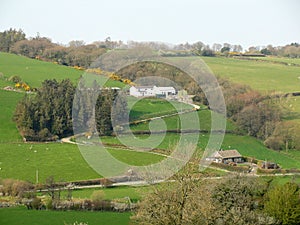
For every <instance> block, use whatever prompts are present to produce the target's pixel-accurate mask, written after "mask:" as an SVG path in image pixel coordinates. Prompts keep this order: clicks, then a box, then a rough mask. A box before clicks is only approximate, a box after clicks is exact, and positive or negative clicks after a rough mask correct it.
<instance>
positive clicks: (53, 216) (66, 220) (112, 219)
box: [0, 207, 131, 225]
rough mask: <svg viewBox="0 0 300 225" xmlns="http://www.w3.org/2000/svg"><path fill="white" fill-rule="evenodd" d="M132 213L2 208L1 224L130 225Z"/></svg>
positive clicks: (0, 211) (0, 210)
mask: <svg viewBox="0 0 300 225" xmlns="http://www.w3.org/2000/svg"><path fill="white" fill-rule="evenodd" d="M130 215H131V214H130V213H115V212H80V211H46V210H27V209H26V208H25V207H16V208H1V209H0V224H3V225H4V224H9V225H39V224H43V225H64V224H66V225H73V224H74V223H75V222H78V223H80V222H85V223H87V222H88V224H89V225H106V224H111V225H123V224H128V223H129V217H130Z"/></svg>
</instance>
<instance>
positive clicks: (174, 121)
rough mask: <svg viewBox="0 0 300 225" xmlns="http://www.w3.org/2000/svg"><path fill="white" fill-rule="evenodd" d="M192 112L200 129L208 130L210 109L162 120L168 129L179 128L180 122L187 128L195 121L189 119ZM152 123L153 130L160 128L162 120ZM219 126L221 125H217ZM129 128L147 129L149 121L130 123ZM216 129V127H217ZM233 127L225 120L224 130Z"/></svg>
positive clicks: (192, 125)
mask: <svg viewBox="0 0 300 225" xmlns="http://www.w3.org/2000/svg"><path fill="white" fill-rule="evenodd" d="M192 113H193V114H194V116H196V117H198V120H199V121H198V124H199V127H197V128H200V129H201V130H207V131H210V129H211V117H212V113H214V112H212V111H210V110H200V111H197V112H195V111H194V112H191V113H186V114H182V115H180V116H178V115H175V116H171V117H166V118H163V119H162V120H163V121H164V123H165V124H166V129H168V130H176V129H181V127H182V126H181V122H182V123H184V124H183V126H184V127H185V128H186V129H189V128H195V123H196V121H194V120H192V119H190V118H191V114H192ZM215 115H216V116H218V114H215ZM151 123H152V128H153V130H160V129H161V128H163V127H162V125H161V123H162V121H160V120H153V121H151ZM219 128H221V127H219ZM131 129H132V130H134V131H136V130H149V122H144V123H139V124H137V125H131ZM217 129H218V127H217ZM234 129H235V125H234V124H233V123H232V122H231V121H229V120H227V124H226V130H230V131H232V130H234Z"/></svg>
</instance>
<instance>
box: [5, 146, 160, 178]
mask: <svg viewBox="0 0 300 225" xmlns="http://www.w3.org/2000/svg"><path fill="white" fill-rule="evenodd" d="M108 151H109V153H110V154H112V155H113V156H114V157H115V158H117V159H118V160H120V161H123V162H125V163H128V164H130V165H137V166H140V165H147V164H150V163H155V162H158V161H160V160H162V159H163V156H160V155H155V154H151V153H147V152H135V151H126V150H118V149H108ZM0 168H1V170H0V177H1V178H15V179H21V180H28V181H31V182H35V181H36V170H38V173H39V182H45V180H46V178H47V177H49V176H54V178H55V180H56V181H75V180H87V179H96V178H99V177H101V176H100V175H99V174H97V173H96V172H95V171H94V170H93V169H92V168H90V166H89V165H88V164H87V163H86V161H85V160H84V158H83V157H82V155H81V153H80V151H79V149H78V148H77V146H76V145H72V144H61V143H48V144H46V143H41V144H30V143H27V144H23V143H19V144H12V143H4V144H2V145H1V149H0Z"/></svg>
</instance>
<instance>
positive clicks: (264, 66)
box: [202, 57, 300, 93]
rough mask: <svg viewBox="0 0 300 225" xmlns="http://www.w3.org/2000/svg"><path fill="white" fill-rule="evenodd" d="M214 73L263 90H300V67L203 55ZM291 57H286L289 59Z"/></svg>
mask: <svg viewBox="0 0 300 225" xmlns="http://www.w3.org/2000/svg"><path fill="white" fill-rule="evenodd" d="M202 59H203V60H204V61H205V63H207V65H208V66H209V67H210V69H211V70H212V71H213V73H214V74H215V75H217V76H220V77H226V78H229V79H230V80H232V81H233V82H236V83H242V84H246V85H250V86H251V87H252V88H253V89H255V90H259V91H262V92H265V91H279V92H284V93H286V92H293V91H300V79H299V76H300V67H296V66H286V65H282V64H276V63H270V62H263V61H254V60H241V59H234V58H224V57H222V58H221V57H202ZM289 60H290V59H287V58H286V59H285V61H289Z"/></svg>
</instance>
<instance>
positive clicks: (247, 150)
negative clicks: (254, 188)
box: [101, 133, 300, 168]
mask: <svg viewBox="0 0 300 225" xmlns="http://www.w3.org/2000/svg"><path fill="white" fill-rule="evenodd" d="M151 136H152V140H153V142H155V141H156V142H155V143H158V144H157V148H158V149H160V152H162V153H165V154H166V155H168V154H170V149H174V147H175V146H176V144H177V142H178V141H179V138H180V135H179V134H170V133H168V134H166V135H165V137H164V139H163V141H162V142H159V140H160V139H161V135H156V134H152V135H151ZM209 136H210V134H206V133H203V134H200V135H199V140H198V149H199V150H200V151H199V152H200V154H201V152H203V150H204V149H205V148H206V146H207V143H208V140H209ZM148 137H149V135H137V136H136V138H140V139H141V140H145V139H147V138H148ZM123 138H125V137H123ZM130 139H131V138H130V137H128V140H126V142H130ZM101 141H102V142H103V143H109V144H122V143H121V142H120V141H119V140H118V139H117V138H115V137H101ZM221 148H222V149H224V150H227V149H237V150H238V151H239V152H240V153H241V154H242V155H243V156H249V157H255V158H257V159H260V160H268V161H274V162H277V163H278V164H280V166H281V167H283V168H300V155H299V157H297V155H296V154H297V153H294V154H286V153H285V152H278V151H274V150H270V149H268V148H266V147H265V146H264V145H263V143H262V142H261V141H259V140H257V139H255V138H253V137H249V136H239V135H234V134H226V135H225V138H224V141H223V143H222V145H221ZM290 152H292V151H290Z"/></svg>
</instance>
